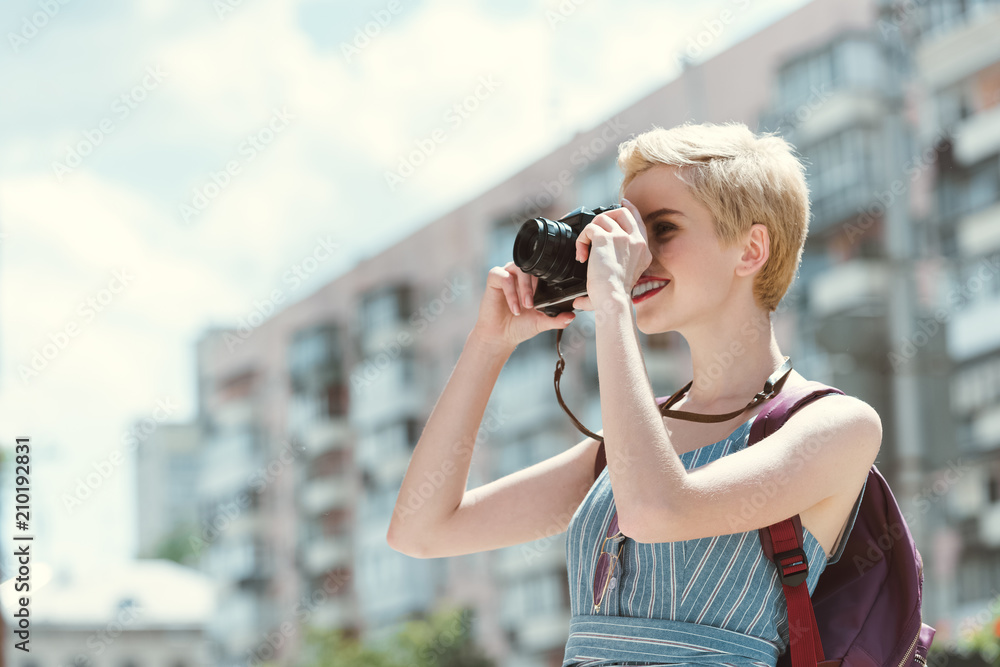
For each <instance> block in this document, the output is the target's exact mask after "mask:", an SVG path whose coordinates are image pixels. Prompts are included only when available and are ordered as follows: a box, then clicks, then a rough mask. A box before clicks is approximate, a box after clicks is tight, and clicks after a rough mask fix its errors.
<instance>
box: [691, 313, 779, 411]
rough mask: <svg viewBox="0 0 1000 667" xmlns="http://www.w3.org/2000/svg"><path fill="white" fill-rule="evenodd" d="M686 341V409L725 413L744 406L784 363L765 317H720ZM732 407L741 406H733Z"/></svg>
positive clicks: (768, 321) (769, 320)
mask: <svg viewBox="0 0 1000 667" xmlns="http://www.w3.org/2000/svg"><path fill="white" fill-rule="evenodd" d="M699 334H700V335H697V336H691V337H690V338H688V337H687V336H685V338H687V340H688V345H689V347H690V349H691V366H692V371H693V379H692V383H691V388H690V389H689V390H688V391H687V392H686V394H685V395H684V398H683V400H684V405H685V409H686V410H690V411H695V412H698V411H704V412H712V411H716V412H723V411H725V409H726V408H730V409H732V408H733V406H734V405H735V404H740V405H745V404H746V403H747V402H748V401H749V400H750V399H751V398H753V395H754V394H756V393H757V392H759V391H760V390H761V389H762V388H763V387H764V383H765V382H766V381H767V378H768V377H770V376H771V374H773V373H774V372H775V371H776V370H777V369H778V367H780V366H781V364H782V362H783V361H784V355H783V354H782V353H781V349H780V348H779V347H778V342H777V340H776V339H775V337H774V330H773V328H772V326H771V319H770V317H769V315H768V314H767V313H764V312H763V311H761V310H755V311H754V312H752V313H748V314H745V315H744V316H737V317H729V318H720V320H717V321H715V322H713V323H712V325H711V326H710V327H704V328H703V329H702V330H701V331H700V332H699ZM735 407H739V406H738V405H736V406H735Z"/></svg>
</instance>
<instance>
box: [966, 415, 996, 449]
mask: <svg viewBox="0 0 1000 667" xmlns="http://www.w3.org/2000/svg"><path fill="white" fill-rule="evenodd" d="M971 427H972V428H971V430H972V442H973V444H974V445H975V447H976V448H977V449H981V450H985V451H989V450H995V449H997V448H998V447H1000V407H998V406H994V407H993V408H991V409H989V410H986V411H985V412H984V413H983V414H981V415H979V416H978V417H976V418H975V419H974V420H973V421H972V424H971Z"/></svg>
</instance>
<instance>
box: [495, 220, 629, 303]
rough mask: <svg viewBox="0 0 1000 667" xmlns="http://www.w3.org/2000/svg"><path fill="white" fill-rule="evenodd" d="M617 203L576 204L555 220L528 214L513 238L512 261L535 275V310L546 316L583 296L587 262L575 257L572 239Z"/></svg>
mask: <svg viewBox="0 0 1000 667" xmlns="http://www.w3.org/2000/svg"><path fill="white" fill-rule="evenodd" d="M616 208H621V207H620V206H617V205H614V206H599V207H597V208H595V209H593V210H591V209H587V208H584V207H582V206H581V207H580V208H578V209H576V210H574V211H570V212H569V213H567V214H566V215H564V216H563V217H561V218H559V219H558V220H549V219H548V218H541V217H539V218H532V219H531V220H527V221H525V222H524V223H523V224H522V225H521V228H520V229H519V230H518V232H517V236H516V237H515V238H514V264H516V265H517V268H519V269H521V271H523V272H524V273H527V274H530V275H533V276H537V277H538V285H537V286H536V288H535V293H534V295H533V297H532V300H533V302H534V306H535V309H536V310H539V311H541V312H543V313H545V314H546V315H548V316H549V317H556V316H557V315H559V313H565V312H570V311H572V310H573V299H575V298H577V297H578V296H587V265H588V264H589V262H590V255H589V254H588V255H587V260H586V261H585V262H578V261H576V240H577V238H578V237H579V236H580V232H582V231H583V228H584V227H586V226H587V225H589V224H590V222H591V221H592V220H593V219H594V218H596V217H597V216H599V215H600V214H602V213H607V212H608V211H612V210H614V209H616Z"/></svg>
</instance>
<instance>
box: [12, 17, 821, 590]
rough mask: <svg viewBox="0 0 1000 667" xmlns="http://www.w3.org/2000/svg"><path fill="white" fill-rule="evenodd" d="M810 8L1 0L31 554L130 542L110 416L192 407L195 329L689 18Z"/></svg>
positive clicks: (570, 106) (389, 219)
mask: <svg viewBox="0 0 1000 667" xmlns="http://www.w3.org/2000/svg"><path fill="white" fill-rule="evenodd" d="M803 4H804V2H803V0H753V1H751V0H707V1H705V2H698V3H691V2H681V1H671V0H663V1H660V2H654V1H652V0H633V1H624V2H614V3H612V2H599V1H598V0H506V1H503V2H501V1H499V0H495V1H492V2H488V1H486V0H466V1H465V2H460V1H457V0H377V1H368V0H363V1H351V2H347V1H346V0H343V1H341V0H337V1H334V0H327V1H325V2H321V1H317V0H301V1H284V2H278V1H275V0H272V1H270V2H265V0H200V1H199V2H194V3H177V2H170V1H169V0H131V1H126V0H105V1H100V0H96V1H94V2H82V0H31V1H22V0H8V1H6V2H4V3H3V5H2V8H0V28H2V30H0V35H2V37H3V39H2V41H0V90H3V91H4V99H3V103H2V104H0V447H2V448H4V449H6V450H7V451H10V449H11V448H12V446H13V444H14V439H15V437H21V436H30V438H31V440H32V445H33V447H32V459H31V462H32V469H31V486H32V491H33V493H32V512H33V516H32V532H34V533H35V534H36V535H37V536H38V543H37V544H36V558H38V559H39V560H41V561H44V562H49V563H52V564H54V565H65V564H69V563H73V564H74V565H76V566H83V565H85V564H86V563H89V562H98V561H99V562H108V561H115V560H125V559H128V558H130V557H131V556H132V555H133V554H134V552H135V548H136V543H135V532H136V529H135V522H136V519H137V517H136V516H135V510H134V504H135V499H134V490H133V485H134V474H133V471H132V469H131V465H132V459H131V455H130V454H131V449H130V448H129V447H128V445H127V443H128V442H129V440H128V438H129V437H130V429H131V428H132V427H133V425H134V424H135V423H136V422H137V421H139V420H144V419H145V420H153V423H163V422H172V421H184V420H189V419H191V418H193V417H194V414H195V406H196V393H195V366H194V347H193V346H194V342H195V341H196V340H197V338H198V337H199V335H200V333H201V332H202V331H203V330H204V329H205V328H207V327H210V326H235V325H236V324H237V323H238V322H239V320H240V319H241V318H246V317H248V315H249V314H251V313H252V312H254V309H255V306H254V302H255V300H259V299H260V298H261V297H262V296H265V295H267V294H269V293H270V292H271V291H272V290H274V289H276V288H280V289H283V290H284V291H285V293H286V294H287V296H289V297H290V299H289V301H297V300H299V299H301V298H303V297H305V296H307V295H308V294H309V293H311V292H313V291H314V290H315V289H317V288H318V287H320V286H321V285H323V284H325V283H327V282H329V281H330V280H332V279H334V278H335V277H337V276H338V275H340V274H342V273H344V272H346V271H348V270H350V268H351V267H352V266H354V265H355V264H356V263H357V262H358V261H359V260H361V259H363V258H365V257H369V256H371V255H373V254H376V253H378V252H379V251H380V250H382V249H383V248H385V247H387V246H389V245H392V244H394V243H396V242H398V241H399V240H400V239H402V238H404V237H405V236H407V235H409V234H410V233H411V232H413V231H414V230H415V229H417V228H419V227H420V226H422V225H425V224H427V223H428V222H430V221H432V220H434V219H435V218H436V217H438V216H440V215H442V214H444V213H446V212H447V211H449V210H451V209H453V208H455V207H456V206H458V205H460V204H461V203H463V202H465V201H467V200H469V199H471V198H473V197H475V196H476V195H477V194H478V193H480V192H482V191H484V190H486V189H488V188H490V187H492V186H493V185H495V184H496V183H498V182H499V181H502V180H504V179H505V178H507V177H509V176H510V175H512V174H514V173H516V172H517V171H519V170H520V169H522V168H523V167H525V166H526V165H528V164H530V163H531V162H533V161H535V160H537V159H538V158H540V157H542V156H544V155H545V154H547V153H548V152H550V151H551V150H553V149H554V148H556V147H558V146H560V145H562V144H564V143H565V142H567V141H568V140H570V139H571V138H572V136H573V135H574V134H575V133H576V132H578V131H581V130H585V129H588V128H590V127H593V126H596V125H599V124H600V123H602V122H603V121H604V120H606V119H607V118H609V117H611V116H613V115H614V114H615V113H616V112H617V111H618V110H620V109H622V108H624V107H627V106H629V105H630V104H631V103H633V102H635V101H636V100H638V99H639V98H641V97H643V96H645V95H646V94H648V93H649V92H651V91H653V90H655V89H656V88H658V87H660V86H662V85H664V84H665V83H667V82H668V81H669V80H670V79H672V78H673V77H675V76H676V75H677V73H678V72H679V57H680V56H681V55H682V54H683V53H684V52H685V50H686V49H687V47H688V46H689V44H690V42H689V40H690V39H691V38H692V36H693V35H696V34H698V33H700V32H704V31H706V30H709V31H710V33H711V34H712V40H711V43H710V44H709V45H708V46H707V47H706V48H705V49H704V51H703V52H702V53H701V54H699V59H704V58H707V57H710V56H711V55H712V53H714V52H717V51H719V50H722V49H724V48H726V47H727V46H729V45H731V44H733V43H735V42H738V41H739V40H740V39H742V38H743V37H745V36H747V35H749V34H752V33H753V32H756V31H757V30H759V29H760V28H761V27H763V26H764V25H766V24H768V23H771V22H773V21H774V20H775V19H777V18H779V17H781V16H783V15H785V14H787V13H788V12H790V11H792V10H794V9H795V8H797V7H799V6H801V5H803ZM726 10H729V12H728V13H724V12H726ZM720 17H723V18H725V17H728V18H727V19H726V20H720ZM331 248H334V250H329V251H327V250H322V251H321V249H331ZM310 256H312V257H317V258H319V257H322V258H323V259H322V260H321V261H317V262H316V263H315V266H316V268H315V270H314V271H312V272H311V273H304V274H301V273H300V274H299V275H297V276H296V278H295V279H294V280H290V279H289V271H291V270H293V267H295V266H297V265H300V263H301V261H302V260H303V259H304V258H306V257H310ZM286 303H287V302H286ZM94 473H97V475H98V476H99V477H100V482H99V484H96V485H93V486H91V485H89V484H86V482H85V480H86V479H87V477H88V475H90V476H91V479H92V480H93V479H96V478H95V477H93V474H94ZM4 481H5V483H8V484H9V480H4ZM81 484H85V485H86V488H85V489H80V485H81ZM84 491H89V492H90V493H89V494H84V493H83V492H84ZM3 493H4V497H3V498H2V499H0V507H3V508H4V513H5V514H7V513H8V512H9V511H10V505H11V502H12V497H11V494H10V492H9V488H8V489H5V490H4V491H3ZM83 495H86V496H87V497H85V498H82V499H81V496H83ZM69 499H75V500H76V501H78V502H71V501H70V500H69ZM12 522H13V516H3V517H0V535H3V536H5V538H6V536H8V535H9V533H10V530H11V525H10V524H12ZM0 574H2V578H3V579H6V578H7V577H8V576H9V572H3V573H0Z"/></svg>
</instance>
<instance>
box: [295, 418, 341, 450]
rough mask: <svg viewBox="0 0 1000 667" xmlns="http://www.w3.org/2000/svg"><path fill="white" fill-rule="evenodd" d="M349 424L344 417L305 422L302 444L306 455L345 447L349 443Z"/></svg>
mask: <svg viewBox="0 0 1000 667" xmlns="http://www.w3.org/2000/svg"><path fill="white" fill-rule="evenodd" d="M350 436H351V426H350V424H349V423H348V421H347V419H346V418H345V417H332V418H323V419H317V420H313V421H310V422H307V423H306V424H305V425H304V426H303V427H302V446H303V447H304V448H305V452H306V456H308V457H309V458H316V457H317V456H319V455H320V454H324V453H326V452H329V451H333V450H337V449H345V448H347V447H348V446H349V444H350V439H351V438H350Z"/></svg>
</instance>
